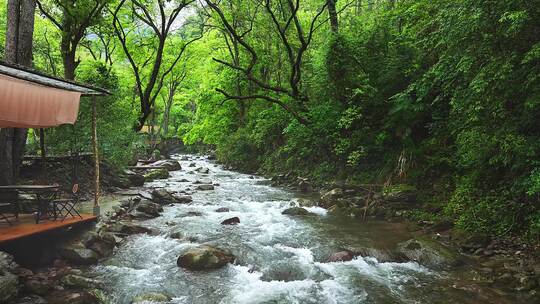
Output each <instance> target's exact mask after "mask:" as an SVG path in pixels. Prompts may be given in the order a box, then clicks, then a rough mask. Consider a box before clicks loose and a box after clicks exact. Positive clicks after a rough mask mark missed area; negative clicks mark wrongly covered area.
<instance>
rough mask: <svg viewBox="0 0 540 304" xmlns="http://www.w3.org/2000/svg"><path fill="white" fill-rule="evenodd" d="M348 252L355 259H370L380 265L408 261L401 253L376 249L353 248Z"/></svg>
mask: <svg viewBox="0 0 540 304" xmlns="http://www.w3.org/2000/svg"><path fill="white" fill-rule="evenodd" d="M348 250H349V251H351V252H352V253H353V254H354V256H355V257H357V256H361V257H372V258H375V259H377V261H379V262H381V263H386V262H393V263H403V262H407V261H409V258H407V257H406V256H405V255H404V254H403V253H401V252H398V251H390V250H383V249H377V248H370V247H361V248H358V247H354V248H348Z"/></svg>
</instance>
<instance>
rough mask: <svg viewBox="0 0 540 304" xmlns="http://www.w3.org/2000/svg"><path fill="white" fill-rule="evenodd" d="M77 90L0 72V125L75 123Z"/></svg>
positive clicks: (34, 125) (21, 125)
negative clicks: (22, 78) (34, 81)
mask: <svg viewBox="0 0 540 304" xmlns="http://www.w3.org/2000/svg"><path fill="white" fill-rule="evenodd" d="M80 98H81V93H80V92H74V91H67V90H61V89H57V88H51V87H47V86H44V85H39V84H36V83H32V82H29V81H25V80H21V79H17V78H14V77H10V76H6V75H2V74H0V128H14V127H15V128H45V127H54V126H58V125H62V124H74V123H75V121H76V120H77V114H78V112H79V102H80Z"/></svg>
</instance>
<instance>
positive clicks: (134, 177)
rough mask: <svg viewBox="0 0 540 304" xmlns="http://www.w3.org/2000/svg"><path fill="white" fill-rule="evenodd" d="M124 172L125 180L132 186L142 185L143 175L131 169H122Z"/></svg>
mask: <svg viewBox="0 0 540 304" xmlns="http://www.w3.org/2000/svg"><path fill="white" fill-rule="evenodd" d="M124 173H125V174H126V177H127V180H128V181H129V184H130V185H131V186H132V187H142V186H143V185H144V181H145V179H144V175H142V174H139V173H135V172H133V171H131V170H126V171H124Z"/></svg>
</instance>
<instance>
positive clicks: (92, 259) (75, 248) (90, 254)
mask: <svg viewBox="0 0 540 304" xmlns="http://www.w3.org/2000/svg"><path fill="white" fill-rule="evenodd" d="M60 255H61V256H62V257H63V258H64V259H66V260H68V261H69V262H71V263H73V264H77V265H92V264H96V263H97V262H98V259H99V256H98V254H97V253H96V252H95V251H93V250H90V249H87V248H84V247H83V246H82V244H81V245H79V244H75V245H70V246H67V247H64V248H62V249H60Z"/></svg>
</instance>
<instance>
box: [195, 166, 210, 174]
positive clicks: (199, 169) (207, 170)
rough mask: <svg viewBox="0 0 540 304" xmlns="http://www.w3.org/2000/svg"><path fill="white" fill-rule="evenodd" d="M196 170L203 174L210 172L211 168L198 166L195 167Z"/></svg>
mask: <svg viewBox="0 0 540 304" xmlns="http://www.w3.org/2000/svg"><path fill="white" fill-rule="evenodd" d="M195 171H197V172H199V173H201V174H208V173H210V169H208V168H205V167H200V168H197V169H195Z"/></svg>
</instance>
